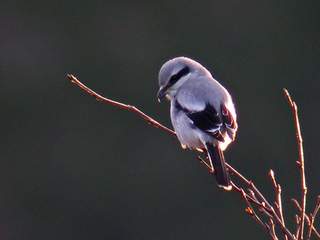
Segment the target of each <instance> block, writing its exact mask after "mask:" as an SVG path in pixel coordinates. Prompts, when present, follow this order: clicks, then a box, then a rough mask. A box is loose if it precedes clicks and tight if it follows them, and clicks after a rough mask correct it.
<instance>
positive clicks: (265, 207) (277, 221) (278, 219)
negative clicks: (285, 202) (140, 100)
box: [67, 75, 320, 240]
mask: <svg viewBox="0 0 320 240" xmlns="http://www.w3.org/2000/svg"><path fill="white" fill-rule="evenodd" d="M67 77H68V79H69V80H70V81H71V82H72V83H74V84H76V85H77V86H79V87H80V88H82V89H83V90H85V91H86V92H88V93H89V94H90V95H91V96H93V97H94V98H95V99H96V100H97V101H103V102H106V103H109V104H112V105H114V106H117V107H121V108H124V109H127V110H130V111H133V112H135V113H137V114H138V115H139V116H141V117H142V118H143V119H145V120H146V121H147V122H148V123H149V124H151V125H153V126H154V127H156V128H160V129H162V130H164V131H166V132H168V133H170V134H171V135H174V136H176V134H175V132H174V131H172V130H170V129H169V128H167V127H165V126H163V125H162V124H160V123H158V122H157V121H155V120H154V119H152V118H151V117H149V116H148V115H147V114H145V113H144V112H142V111H140V110H139V109H137V108H136V107H134V106H131V105H127V104H123V103H120V102H116V101H113V100H110V99H108V98H105V97H103V96H101V95H99V94H98V93H96V92H94V91H93V90H91V89H90V88H88V87H87V86H85V85H84V84H82V83H81V82H80V81H79V80H77V79H76V78H75V77H74V76H73V75H67ZM284 92H285V94H286V97H287V99H288V101H289V102H290V105H291V107H292V109H293V112H294V115H295V121H296V129H297V138H298V142H299V153H300V162H298V164H299V166H300V169H301V185H302V190H303V191H302V208H300V209H301V220H300V221H299V217H297V222H299V224H298V225H297V235H296V236H297V237H300V240H301V239H302V238H303V228H304V220H305V219H306V221H307V222H308V225H309V226H310V229H309V233H308V236H310V235H311V231H313V232H314V233H315V234H316V235H317V236H319V234H318V232H317V231H316V229H315V228H314V226H313V223H314V219H315V217H316V215H317V212H318V210H319V208H320V196H319V198H318V204H317V206H316V208H315V210H314V213H313V215H312V216H310V219H311V220H310V219H309V217H308V216H307V215H306V214H305V208H306V194H307V187H306V181H305V172H304V155H303V146H302V137H301V131H300V125H299V119H298V113H297V106H296V104H295V103H294V102H292V100H291V98H290V95H289V93H288V91H287V90H285V89H284ZM198 159H199V160H200V162H201V163H203V164H204V165H205V166H206V167H207V168H208V169H209V170H210V172H211V173H212V169H211V167H210V166H209V164H207V163H206V162H205V161H204V160H203V159H201V158H200V157H198ZM227 167H228V171H229V172H230V173H232V174H233V175H235V176H236V177H237V178H239V179H240V180H241V181H242V182H243V183H244V184H245V185H246V186H247V187H248V193H246V192H245V191H244V190H243V189H242V188H239V187H238V186H236V184H235V183H234V182H231V184H232V186H233V187H234V189H235V190H236V191H237V192H239V193H240V194H241V196H242V198H243V199H244V201H245V202H246V204H247V209H246V212H247V213H249V214H250V215H251V216H252V217H253V218H254V219H255V220H256V221H257V222H258V223H259V224H260V225H261V226H262V227H263V228H264V229H266V230H267V231H268V233H269V235H270V236H271V238H272V239H278V238H277V236H276V232H275V225H276V226H278V227H279V228H280V229H281V230H282V232H283V234H284V236H285V239H290V240H296V237H295V236H294V235H293V234H292V233H291V232H290V231H289V230H288V229H287V228H286V226H285V223H284V218H283V214H282V202H281V187H280V185H279V184H277V183H276V181H275V178H274V174H273V171H270V177H271V179H272V182H273V185H274V187H275V189H276V191H277V195H278V198H277V202H276V203H275V205H276V208H277V211H278V214H279V216H278V214H277V213H276V211H275V210H274V208H273V207H272V206H271V205H270V203H269V202H268V201H267V200H266V199H265V197H264V196H263V195H262V194H261V193H260V191H259V190H258V189H257V188H256V187H255V186H254V184H253V183H252V182H251V181H249V180H247V179H246V178H245V177H244V176H242V175H241V174H240V173H239V172H238V171H236V170H235V169H234V168H233V167H231V166H230V165H229V164H227ZM251 203H252V204H255V205H256V206H258V208H259V210H260V212H262V213H263V214H265V215H266V216H267V217H269V223H263V222H262V220H261V219H260V218H259V217H258V215H257V213H256V212H255V211H254V210H253V208H252V206H251ZM296 205H297V206H299V203H298V202H296ZM299 207H300V206H299Z"/></svg>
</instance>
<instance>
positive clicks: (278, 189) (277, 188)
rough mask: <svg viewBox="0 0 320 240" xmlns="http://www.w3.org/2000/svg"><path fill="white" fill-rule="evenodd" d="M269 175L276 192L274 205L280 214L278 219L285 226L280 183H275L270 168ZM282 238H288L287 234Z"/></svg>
mask: <svg viewBox="0 0 320 240" xmlns="http://www.w3.org/2000/svg"><path fill="white" fill-rule="evenodd" d="M269 176H270V178H271V180H272V183H273V186H274V188H275V190H276V193H277V202H276V203H275V205H276V207H277V209H278V214H279V216H280V220H281V222H282V223H283V226H285V222H284V217H283V213H282V199H281V186H280V184H277V182H276V178H275V176H274V171H273V170H272V169H271V170H270V172H269ZM284 238H285V239H286V240H287V239H288V237H287V235H284Z"/></svg>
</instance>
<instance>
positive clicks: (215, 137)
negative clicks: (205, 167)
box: [157, 57, 238, 190]
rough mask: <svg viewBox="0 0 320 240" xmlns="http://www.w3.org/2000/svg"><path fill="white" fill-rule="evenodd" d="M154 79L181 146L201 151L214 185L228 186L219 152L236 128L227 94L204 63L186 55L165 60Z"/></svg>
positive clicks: (225, 146) (233, 112)
mask: <svg viewBox="0 0 320 240" xmlns="http://www.w3.org/2000/svg"><path fill="white" fill-rule="evenodd" d="M158 80H159V87H160V88H159V91H158V94H157V98H158V101H159V102H160V101H161V99H162V98H164V97H166V98H167V99H168V100H169V101H170V102H171V103H170V117H171V122H172V126H173V128H174V131H175V133H176V135H177V137H178V139H179V141H180V143H181V146H182V148H183V149H186V148H189V149H191V150H198V151H200V152H205V153H206V154H207V157H208V159H209V165H210V168H211V172H212V173H213V174H214V176H215V179H216V181H217V183H218V186H219V187H222V188H224V189H225V190H231V189H232V185H231V180H230V174H229V172H228V170H227V166H226V162H225V158H224V155H223V151H224V150H225V149H226V148H227V146H228V145H229V144H230V143H231V142H232V141H234V139H235V136H236V132H237V129H238V124H237V114H236V110H235V106H234V103H233V100H232V97H231V95H230V94H229V92H228V91H227V90H226V88H224V87H223V86H222V85H221V84H220V83H219V82H218V81H217V80H215V79H214V78H213V77H212V75H211V73H210V72H209V71H208V70H207V69H206V68H205V67H203V66H202V65H201V64H200V63H198V62H196V61H195V60H192V59H190V58H187V57H176V58H173V59H171V60H169V61H167V62H166V63H165V64H164V65H163V66H162V67H161V69H160V71H159V75H158Z"/></svg>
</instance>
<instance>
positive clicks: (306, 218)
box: [291, 196, 320, 239]
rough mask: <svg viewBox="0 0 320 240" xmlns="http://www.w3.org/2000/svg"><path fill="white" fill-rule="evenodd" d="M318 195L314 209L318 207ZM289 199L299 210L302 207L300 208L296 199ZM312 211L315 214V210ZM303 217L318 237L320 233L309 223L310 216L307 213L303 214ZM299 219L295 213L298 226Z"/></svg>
mask: <svg viewBox="0 0 320 240" xmlns="http://www.w3.org/2000/svg"><path fill="white" fill-rule="evenodd" d="M319 197H320V196H319ZM319 197H318V203H317V205H316V208H315V210H316V209H317V208H319ZM291 201H292V202H293V203H294V204H295V206H296V207H297V208H298V210H299V211H300V212H301V210H302V208H301V206H300V204H299V202H298V201H297V200H296V199H291ZM314 213H315V214H317V212H316V211H315V212H314ZM304 218H305V220H306V221H307V224H308V225H309V226H310V227H311V229H312V231H313V232H314V234H315V235H316V236H317V237H318V238H319V239H320V233H319V232H318V231H317V229H316V228H315V227H314V226H313V225H311V221H310V218H309V217H308V215H307V214H305V215H304ZM299 219H300V218H299V217H298V216H297V215H296V221H297V224H298V225H299V226H300V224H299V222H300V220H299Z"/></svg>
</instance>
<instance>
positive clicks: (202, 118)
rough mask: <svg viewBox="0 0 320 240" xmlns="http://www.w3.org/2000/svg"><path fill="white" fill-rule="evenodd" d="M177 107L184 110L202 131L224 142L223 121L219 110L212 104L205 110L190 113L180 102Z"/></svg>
mask: <svg viewBox="0 0 320 240" xmlns="http://www.w3.org/2000/svg"><path fill="white" fill-rule="evenodd" d="M176 107H177V108H178V109H179V110H182V111H183V112H184V113H185V114H186V115H187V116H188V117H189V118H190V120H191V121H192V124H193V125H194V126H196V127H198V128H200V129H201V130H202V131H205V132H207V133H208V134H210V135H211V136H213V137H214V138H215V139H217V140H218V141H220V142H224V138H223V136H222V134H221V131H220V130H221V127H222V121H221V119H220V117H219V113H218V112H217V110H216V109H215V108H214V107H213V106H212V105H210V104H206V105H205V108H204V109H202V110H199V111H195V110H193V111H190V110H188V109H187V108H186V107H184V106H183V105H181V104H180V103H179V102H178V101H177V103H176Z"/></svg>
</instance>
